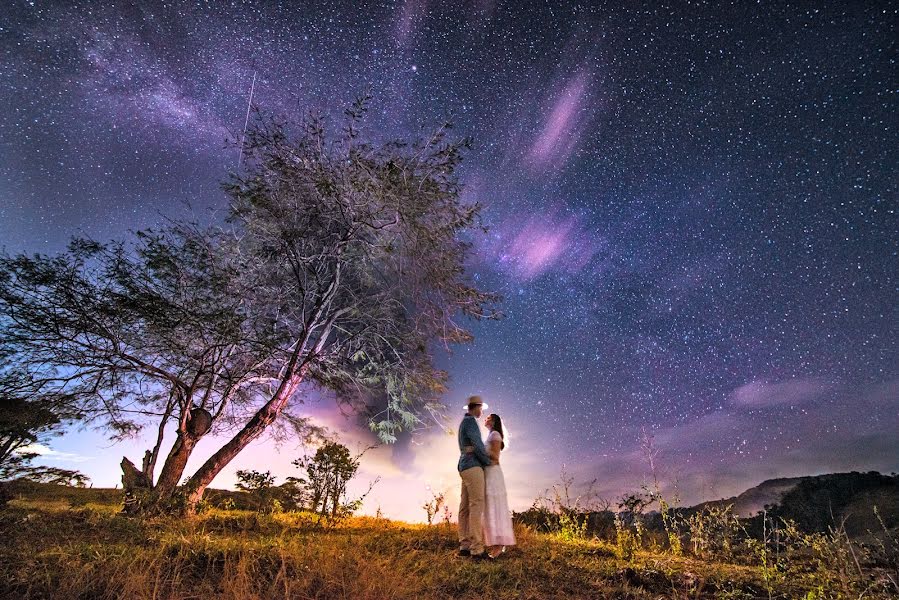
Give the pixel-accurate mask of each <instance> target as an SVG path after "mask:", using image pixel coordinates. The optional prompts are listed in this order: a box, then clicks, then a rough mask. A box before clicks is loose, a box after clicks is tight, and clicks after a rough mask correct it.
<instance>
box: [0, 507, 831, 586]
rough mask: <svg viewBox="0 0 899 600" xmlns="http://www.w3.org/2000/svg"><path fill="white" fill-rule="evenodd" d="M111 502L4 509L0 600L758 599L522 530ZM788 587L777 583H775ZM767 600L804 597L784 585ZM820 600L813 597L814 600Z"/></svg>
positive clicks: (744, 582)
mask: <svg viewBox="0 0 899 600" xmlns="http://www.w3.org/2000/svg"><path fill="white" fill-rule="evenodd" d="M117 511H118V506H117V505H114V504H103V503H88V504H85V505H80V506H75V507H71V506H70V505H69V504H67V503H66V502H65V501H63V500H60V499H53V500H36V499H19V500H14V501H13V502H12V503H11V504H10V505H9V506H8V507H7V509H6V510H4V511H0V539H3V541H4V543H3V544H2V548H0V597H4V598H6V597H9V598H66V599H74V598H98V599H99V598H128V599H144V598H146V599H151V598H152V599H168V598H179V599H188V598H203V599H212V598H228V599H251V598H260V599H261V598H301V599H313V598H316V599H319V598H321V599H324V598H345V599H353V600H365V599H370V600H380V599H385V600H386V599H404V598H409V599H413V598H414V599H416V600H420V599H423V598H428V599H431V598H434V599H440V598H478V599H512V598H515V599H519V598H525V599H526V598H533V599H537V598H541V599H542V598H635V599H636V598H640V599H650V598H652V599H655V598H768V593H767V591H763V590H764V586H763V583H762V581H761V578H760V574H759V572H758V569H754V568H751V567H746V566H735V565H723V564H714V563H709V562H703V561H697V560H689V559H684V558H674V557H670V556H665V555H654V554H648V553H639V554H638V555H637V556H636V558H635V559H634V560H632V561H630V562H624V561H621V560H618V559H616V558H615V552H614V549H613V548H612V547H611V546H609V545H608V544H606V543H604V542H598V541H583V540H582V541H565V540H562V539H559V538H558V537H553V536H550V535H546V534H538V533H535V532H533V531H532V530H530V529H527V528H525V527H519V528H518V530H517V535H518V538H519V542H520V545H519V546H518V547H517V548H516V549H514V550H513V551H511V552H509V553H507V555H505V556H503V557H502V558H501V559H499V560H497V561H492V562H473V561H471V560H470V559H462V558H457V557H456V556H455V549H456V542H455V530H454V529H453V528H452V527H449V526H446V525H435V526H430V527H429V526H425V525H410V524H405V523H398V522H392V521H387V520H377V519H373V518H354V519H350V520H347V521H346V522H344V523H343V524H341V525H339V526H336V527H333V528H329V529H322V528H320V527H317V526H316V525H315V523H314V522H313V520H312V519H311V518H310V517H309V516H308V515H304V514H295V513H284V514H275V515H257V514H255V513H251V512H247V511H223V510H210V511H209V512H206V513H204V514H202V515H199V516H197V517H196V518H194V519H192V520H190V521H186V522H185V521H177V520H170V519H156V520H148V521H142V520H138V519H132V518H127V517H123V516H120V515H118V514H117ZM784 586H787V583H784ZM789 586H791V587H783V589H779V590H777V592H776V596H777V597H782V598H796V597H805V593H806V592H807V591H809V590H813V589H814V582H813V581H810V582H789ZM818 597H821V596H818Z"/></svg>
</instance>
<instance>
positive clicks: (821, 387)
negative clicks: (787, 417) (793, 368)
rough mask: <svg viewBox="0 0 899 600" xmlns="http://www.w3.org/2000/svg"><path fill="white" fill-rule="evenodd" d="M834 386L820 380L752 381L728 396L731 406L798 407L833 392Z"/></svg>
mask: <svg viewBox="0 0 899 600" xmlns="http://www.w3.org/2000/svg"><path fill="white" fill-rule="evenodd" d="M833 388H834V385H833V384H831V383H827V382H825V381H822V380H820V379H815V378H807V379H794V380H792V381H783V382H780V383H769V382H766V381H753V382H751V383H747V384H746V385H744V386H741V387H739V388H737V389H736V390H734V391H733V393H732V394H731V395H730V401H731V404H733V405H734V406H744V407H750V408H760V407H766V406H780V405H799V404H803V403H805V402H807V401H809V400H814V399H815V398H818V397H819V396H822V395H823V394H825V393H827V392H828V391H831V390H833Z"/></svg>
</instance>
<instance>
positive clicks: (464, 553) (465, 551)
mask: <svg viewBox="0 0 899 600" xmlns="http://www.w3.org/2000/svg"><path fill="white" fill-rule="evenodd" d="M459 556H471V550H469V549H468V548H462V549H461V550H459Z"/></svg>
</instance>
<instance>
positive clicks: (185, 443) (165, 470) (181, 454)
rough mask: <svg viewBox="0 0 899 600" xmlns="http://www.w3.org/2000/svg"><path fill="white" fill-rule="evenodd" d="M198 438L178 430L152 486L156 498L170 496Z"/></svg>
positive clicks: (162, 498) (179, 479)
mask: <svg viewBox="0 0 899 600" xmlns="http://www.w3.org/2000/svg"><path fill="white" fill-rule="evenodd" d="M198 440H199V438H197V437H194V436H193V435H191V434H190V433H188V432H185V431H179V432H178V437H177V439H175V444H174V445H173V446H172V449H171V451H169V455H168V457H166V459H165V463H164V464H163V465H162V471H161V472H160V473H159V481H157V482H156V486H155V487H154V488H153V492H154V496H156V499H157V500H165V499H168V498H171V496H172V493H173V492H174V491H175V488H177V487H178V482H179V481H181V476H182V475H183V474H184V468H185V467H186V466H187V460H188V459H189V458H190V455H191V452H193V451H194V447H195V446H196V445H197V441H198Z"/></svg>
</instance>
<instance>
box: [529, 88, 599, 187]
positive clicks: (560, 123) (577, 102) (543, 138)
mask: <svg viewBox="0 0 899 600" xmlns="http://www.w3.org/2000/svg"><path fill="white" fill-rule="evenodd" d="M588 96H589V79H588V77H587V75H586V74H585V73H583V72H579V73H577V74H575V75H574V76H573V77H572V78H571V79H569V80H568V81H567V82H566V83H565V87H564V89H562V90H561V92H559V93H558V94H556V97H555V99H554V100H553V101H552V108H551V109H550V111H549V114H548V115H547V116H546V119H545V121H544V123H543V128H542V129H541V131H540V134H539V135H538V136H537V138H536V139H535V140H534V141H533V143H532V144H531V147H530V150H529V151H528V156H527V157H528V160H529V162H530V163H531V165H533V166H534V167H536V168H537V169H538V170H546V169H548V168H557V167H560V166H561V165H563V164H564V163H565V162H566V161H567V160H568V157H569V156H571V153H572V152H574V149H575V148H576V147H577V145H578V142H579V141H580V138H581V135H582V133H583V130H584V128H585V125H586V118H585V117H584V110H585V108H586V104H587V98H588Z"/></svg>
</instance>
